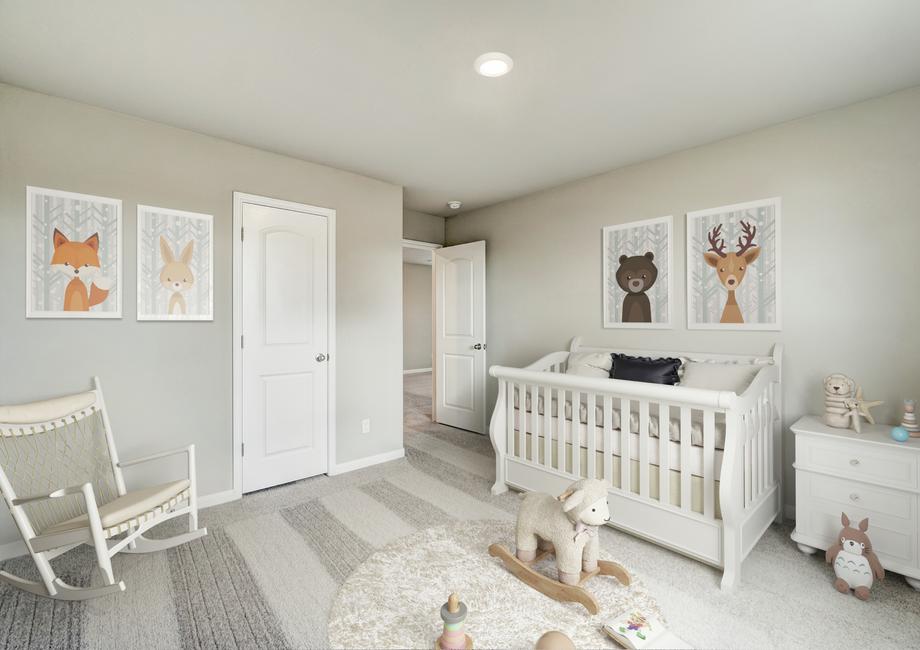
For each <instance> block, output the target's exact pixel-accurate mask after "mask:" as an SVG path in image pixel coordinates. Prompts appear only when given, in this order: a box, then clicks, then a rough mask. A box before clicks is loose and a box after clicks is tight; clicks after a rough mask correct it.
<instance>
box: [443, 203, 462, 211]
mask: <svg viewBox="0 0 920 650" xmlns="http://www.w3.org/2000/svg"><path fill="white" fill-rule="evenodd" d="M462 205H463V203H461V202H460V201H448V202H447V207H448V208H450V209H451V210H459V209H460V207H461V206H462Z"/></svg>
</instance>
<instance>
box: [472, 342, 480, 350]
mask: <svg viewBox="0 0 920 650" xmlns="http://www.w3.org/2000/svg"><path fill="white" fill-rule="evenodd" d="M473 349H474V350H481V349H482V343H477V344H476V345H474V346H473Z"/></svg>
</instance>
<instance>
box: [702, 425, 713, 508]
mask: <svg viewBox="0 0 920 650" xmlns="http://www.w3.org/2000/svg"><path fill="white" fill-rule="evenodd" d="M715 449H716V414H715V411H713V410H712V409H706V410H705V411H703V515H704V516H705V517H706V518H707V519H712V518H713V517H715V512H716V506H715V487H716V485H715V481H716V472H715Z"/></svg>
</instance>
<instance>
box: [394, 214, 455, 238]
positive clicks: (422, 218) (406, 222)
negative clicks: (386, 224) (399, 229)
mask: <svg viewBox="0 0 920 650" xmlns="http://www.w3.org/2000/svg"><path fill="white" fill-rule="evenodd" d="M445 221H446V220H445V219H444V217H436V216H435V215H433V214H425V213H424V212H416V211H415V210H403V237H405V238H406V239H414V240H415V241H426V242H429V243H432V244H443V243H444V222H445Z"/></svg>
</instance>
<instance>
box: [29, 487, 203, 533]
mask: <svg viewBox="0 0 920 650" xmlns="http://www.w3.org/2000/svg"><path fill="white" fill-rule="evenodd" d="M188 488H189V481H188V479H183V480H181V481H172V482H171V483H163V484H162V485H154V486H153V487H149V488H144V489H142V490H134V491H133V492H128V493H127V494H125V495H124V496H120V497H118V498H117V499H115V500H113V501H109V502H108V503H106V504H104V505H101V506H99V517H100V518H101V519H102V528H103V529H110V528H113V527H115V526H118V525H119V524H121V523H123V522H126V521H129V520H131V519H134V518H136V517H138V516H139V515H142V514H144V513H146V512H150V511H151V510H154V509H155V508H157V507H160V506H163V505H164V504H167V503H169V502H170V501H171V500H173V499H174V498H175V497H177V496H178V495H180V494H182V493H183V492H185V491H186V490H188ZM88 526H89V519H88V517H87V516H86V514H82V515H80V516H78V517H73V518H72V519H67V520H66V521H62V522H61V523H59V524H55V525H53V526H50V527H48V528H46V529H45V530H43V531H42V532H41V534H42V535H52V534H56V533H63V532H67V531H69V530H76V529H78V528H86V527H88Z"/></svg>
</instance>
